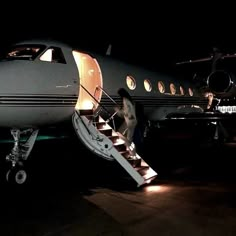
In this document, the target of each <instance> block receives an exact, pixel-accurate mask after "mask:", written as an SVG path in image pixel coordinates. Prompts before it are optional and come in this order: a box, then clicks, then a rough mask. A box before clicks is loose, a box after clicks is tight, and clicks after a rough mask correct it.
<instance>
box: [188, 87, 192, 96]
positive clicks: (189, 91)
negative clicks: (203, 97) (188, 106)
mask: <svg viewBox="0 0 236 236" xmlns="http://www.w3.org/2000/svg"><path fill="white" fill-rule="evenodd" d="M188 93H189V96H191V97H192V96H193V90H192V89H191V88H189V89H188Z"/></svg>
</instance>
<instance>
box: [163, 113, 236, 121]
mask: <svg viewBox="0 0 236 236" xmlns="http://www.w3.org/2000/svg"><path fill="white" fill-rule="evenodd" d="M234 119H235V120H236V113H221V112H202V113H201V112H190V113H178V112H176V113H170V114H168V115H167V117H166V120H192V121H212V122H214V121H221V120H234Z"/></svg>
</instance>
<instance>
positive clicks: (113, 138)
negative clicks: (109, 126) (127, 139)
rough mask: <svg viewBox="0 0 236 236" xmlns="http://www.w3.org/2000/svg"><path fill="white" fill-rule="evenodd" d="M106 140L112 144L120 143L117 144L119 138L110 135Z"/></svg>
mask: <svg viewBox="0 0 236 236" xmlns="http://www.w3.org/2000/svg"><path fill="white" fill-rule="evenodd" d="M108 138H109V139H110V140H111V141H112V142H113V143H114V144H117V143H121V142H119V141H120V138H119V136H116V135H112V136H109V137H108ZM122 143H124V142H122Z"/></svg>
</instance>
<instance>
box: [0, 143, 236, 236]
mask: <svg viewBox="0 0 236 236" xmlns="http://www.w3.org/2000/svg"><path fill="white" fill-rule="evenodd" d="M149 145H152V144H150V143H149ZM159 145H160V146H161V147H162V148H164V149H163V150H166V153H168V155H165V156H160V153H159V152H156V153H155V154H153V152H148V151H147V149H149V147H148V148H147V149H146V153H145V155H146V157H147V158H146V159H145V160H146V161H147V162H148V163H149V164H151V166H152V168H153V169H155V170H156V171H157V172H158V174H159V176H158V177H157V179H156V180H154V181H153V182H152V183H151V184H150V185H147V186H143V187H140V188H137V187H136V184H135V183H134V182H133V180H132V179H130V178H129V176H128V175H126V173H124V172H123V170H122V169H120V167H119V166H118V165H116V164H115V163H113V162H112V163H111V162H108V161H105V160H102V159H100V158H97V157H94V156H92V155H91V154H90V153H89V152H88V151H87V150H86V149H85V148H84V147H81V146H80V145H78V143H77V140H74V139H71V140H70V139H69V140H57V141H55V142H53V141H48V142H46V143H45V141H44V142H39V143H38V144H37V145H36V146H35V148H34V151H33V153H32V156H31V159H30V160H29V166H28V168H29V176H30V179H29V181H28V183H27V184H25V185H24V186H20V187H19V186H17V187H14V186H12V185H9V184H6V183H5V182H4V181H3V180H2V182H1V184H0V187H1V195H0V200H1V207H0V209H1V210H0V218H1V222H0V235H3V236H13V235H14V236H75V235H76V236H77V235H86V236H89V235H94V236H95V235H96V236H97V235H114V236H116V235H122V236H127V235H150V236H151V235H161V236H165V235H168V236H170V235H181V236H185V235H186V236H189V235H191V236H195V235H197V236H199V235H204V236H206V235H207V236H208V235H212V236H213V235H214V236H218V235H227V236H229V235H236V185H235V181H236V173H235V171H234V170H235V168H234V165H233V164H234V156H235V151H236V146H235V144H232V143H228V144H225V145H216V146H210V147H209V146H207V145H196V144H192V146H189V145H190V144H188V148H190V150H192V152H190V153H189V152H187V151H183V150H185V149H184V148H186V143H185V142H182V144H180V143H176V142H169V143H165V145H166V146H164V144H163V143H162V144H161V143H159ZM166 147H169V149H167V148H166ZM45 150H47V151H46V152H45ZM167 150H168V152H167ZM170 150H171V151H170ZM176 150H177V152H179V153H182V155H180V156H177V155H173V152H174V151H175V152H176ZM2 153H4V149H2ZM154 155H155V156H154Z"/></svg>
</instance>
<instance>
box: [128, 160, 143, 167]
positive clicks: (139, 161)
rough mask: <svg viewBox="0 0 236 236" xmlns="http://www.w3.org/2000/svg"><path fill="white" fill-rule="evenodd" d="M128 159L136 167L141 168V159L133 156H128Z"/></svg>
mask: <svg viewBox="0 0 236 236" xmlns="http://www.w3.org/2000/svg"><path fill="white" fill-rule="evenodd" d="M127 161H129V163H130V164H131V165H132V166H133V167H135V169H136V168H139V167H140V165H141V159H136V160H135V159H132V158H127Z"/></svg>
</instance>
